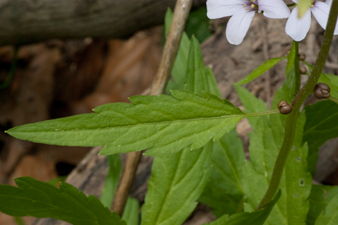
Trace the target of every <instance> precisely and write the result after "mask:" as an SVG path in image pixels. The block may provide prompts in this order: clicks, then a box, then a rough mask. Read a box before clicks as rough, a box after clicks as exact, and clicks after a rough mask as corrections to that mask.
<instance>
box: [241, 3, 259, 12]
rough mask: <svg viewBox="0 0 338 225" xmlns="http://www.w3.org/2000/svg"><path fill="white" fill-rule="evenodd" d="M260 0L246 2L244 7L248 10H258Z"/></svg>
mask: <svg viewBox="0 0 338 225" xmlns="http://www.w3.org/2000/svg"><path fill="white" fill-rule="evenodd" d="M257 2H258V0H250V1H248V3H246V4H244V5H243V7H244V8H245V9H246V10H248V11H255V12H258V3H257Z"/></svg>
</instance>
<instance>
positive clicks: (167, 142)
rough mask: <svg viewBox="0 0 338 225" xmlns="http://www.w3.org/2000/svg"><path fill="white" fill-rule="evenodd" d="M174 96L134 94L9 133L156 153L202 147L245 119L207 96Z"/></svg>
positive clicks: (179, 93)
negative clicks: (126, 101) (77, 113)
mask: <svg viewBox="0 0 338 225" xmlns="http://www.w3.org/2000/svg"><path fill="white" fill-rule="evenodd" d="M172 95H173V96H172V97H171V96H166V95H161V96H134V97H131V98H130V101H131V102H132V104H128V103H112V104H106V105H102V106H99V107H97V108H95V110H94V111H95V112H96V113H89V114H81V115H76V116H71V117H65V118H61V119H55V120H47V121H43V122H38V123H33V124H27V125H23V126H19V127H15V128H12V129H10V130H8V133H9V134H10V135H12V136H14V137H16V138H19V139H23V140H29V141H33V142H39V143H45V144H54V145H69V146H102V145H105V146H107V147H104V148H103V149H102V150H101V152H100V154H101V155H109V154H115V153H123V152H130V151H140V150H143V149H147V148H149V150H148V152H147V153H148V154H152V155H154V154H164V153H172V152H177V151H180V150H181V149H183V148H184V147H189V148H190V149H198V148H201V147H202V146H204V145H206V144H207V143H208V142H209V141H210V140H211V139H214V140H216V139H219V138H220V137H221V136H222V135H223V134H224V133H226V132H228V131H230V130H232V129H233V128H234V127H235V125H236V124H237V122H238V121H239V120H241V119H242V118H243V117H244V116H245V114H243V113H242V112H241V111H240V110H239V109H238V108H236V107H235V106H233V105H232V104H231V103H230V102H228V101H226V100H224V101H222V100H221V99H219V98H218V97H216V96H214V95H211V94H208V93H204V98H202V97H200V96H198V95H194V94H190V93H187V92H183V91H172Z"/></svg>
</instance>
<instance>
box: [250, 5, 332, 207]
mask: <svg viewBox="0 0 338 225" xmlns="http://www.w3.org/2000/svg"><path fill="white" fill-rule="evenodd" d="M337 14H338V0H333V1H332V6H331V10H330V14H329V20H328V23H327V26H326V31H325V34H324V38H323V43H322V46H321V49H320V52H319V54H318V57H317V60H316V63H315V65H314V69H313V70H312V73H311V75H310V77H309V79H308V81H307V82H306V83H305V85H304V86H303V87H302V88H301V89H300V91H299V92H298V93H297V95H296V96H295V98H294V99H293V101H292V106H293V109H292V112H291V113H290V114H289V115H288V116H287V117H286V124H285V133H284V140H283V144H282V147H281V150H280V152H279V154H278V157H277V160H276V163H275V167H274V170H273V173H272V177H271V182H270V185H269V187H268V190H267V192H266V193H265V195H264V197H263V199H262V200H261V202H260V203H259V204H258V206H257V208H256V210H259V209H262V208H263V207H264V206H266V205H267V204H268V203H269V202H270V201H271V200H272V199H273V197H274V196H275V194H276V192H277V190H278V188H279V183H280V180H281V177H282V174H283V170H284V166H285V162H286V159H287V157H288V155H289V153H290V150H291V147H292V145H293V141H294V136H295V133H296V124H297V117H298V114H299V109H300V107H301V106H302V104H303V102H304V101H305V99H306V98H307V97H308V96H309V95H310V94H311V93H312V92H313V90H314V87H315V85H316V84H317V81H318V79H319V77H320V74H321V71H322V70H323V68H324V64H325V61H326V58H327V56H328V53H329V49H330V45H331V42H332V37H333V31H334V28H335V26H336V21H337Z"/></svg>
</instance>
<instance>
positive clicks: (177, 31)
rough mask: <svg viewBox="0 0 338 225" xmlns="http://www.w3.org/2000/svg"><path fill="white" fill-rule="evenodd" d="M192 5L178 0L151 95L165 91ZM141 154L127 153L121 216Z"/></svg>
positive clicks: (118, 201)
mask: <svg viewBox="0 0 338 225" xmlns="http://www.w3.org/2000/svg"><path fill="white" fill-rule="evenodd" d="M191 5H192V0H178V1H177V2H176V6H175V11H174V16H173V21H172V23H171V26H170V30H169V33H168V36H167V41H166V43H165V45H164V50H163V53H162V57H161V62H160V66H159V69H158V71H157V74H156V77H155V78H154V81H153V84H152V88H151V91H150V94H151V95H159V94H162V93H163V91H164V88H165V85H166V83H167V81H168V79H169V76H170V72H171V69H172V66H173V64H174V60H175V57H176V54H177V51H178V47H179V44H180V41H181V37H182V34H183V30H184V26H185V23H186V20H187V17H188V14H189V12H190V8H191ZM141 156H142V151H139V152H131V153H128V155H127V160H126V164H125V166H124V168H123V171H122V174H121V178H120V181H119V185H118V187H117V189H116V192H115V196H114V201H113V204H112V210H113V211H115V212H117V213H118V214H119V215H120V216H121V215H122V213H123V209H124V206H125V204H126V200H127V198H128V195H129V192H130V188H131V185H132V183H133V180H134V177H135V173H136V169H137V166H138V163H139V161H140V159H141Z"/></svg>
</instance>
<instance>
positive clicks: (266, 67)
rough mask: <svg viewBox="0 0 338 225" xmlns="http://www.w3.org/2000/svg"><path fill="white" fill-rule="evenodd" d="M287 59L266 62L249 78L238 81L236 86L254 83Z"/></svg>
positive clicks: (273, 59)
mask: <svg viewBox="0 0 338 225" xmlns="http://www.w3.org/2000/svg"><path fill="white" fill-rule="evenodd" d="M285 58H286V57H279V58H272V59H269V60H267V61H265V62H264V63H263V64H261V65H259V66H258V67H257V68H256V69H254V71H252V72H251V73H250V74H249V75H248V76H246V77H244V78H243V79H242V80H240V81H238V82H237V83H236V85H242V84H246V83H249V82H250V81H253V80H254V79H256V78H257V77H259V76H261V75H262V74H263V73H265V72H266V71H268V70H269V69H271V68H272V67H273V66H274V65H276V64H277V63H278V62H280V61H281V60H283V59H285Z"/></svg>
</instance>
